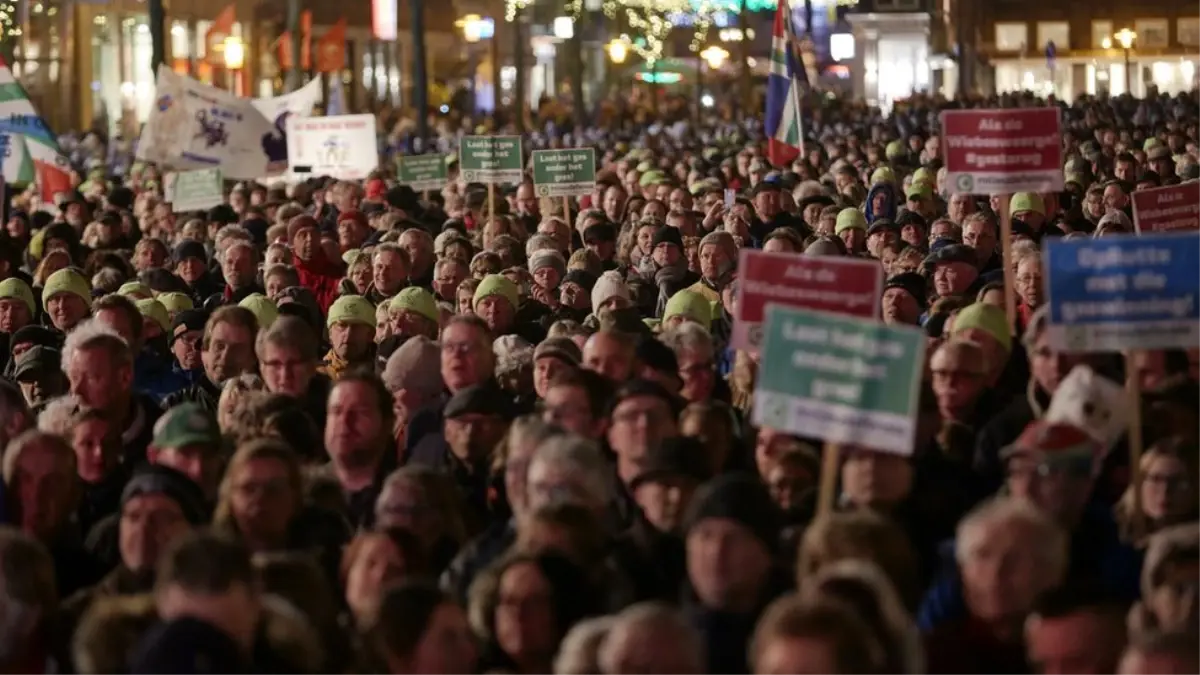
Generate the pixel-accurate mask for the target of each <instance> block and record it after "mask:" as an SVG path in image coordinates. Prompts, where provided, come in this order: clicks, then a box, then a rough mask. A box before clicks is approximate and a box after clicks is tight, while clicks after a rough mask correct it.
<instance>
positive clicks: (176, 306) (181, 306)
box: [156, 293, 196, 314]
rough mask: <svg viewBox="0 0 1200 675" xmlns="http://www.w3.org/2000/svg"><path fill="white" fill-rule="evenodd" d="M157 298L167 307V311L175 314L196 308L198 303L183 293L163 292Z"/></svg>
mask: <svg viewBox="0 0 1200 675" xmlns="http://www.w3.org/2000/svg"><path fill="white" fill-rule="evenodd" d="M156 300H158V301H159V302H161V303H162V306H163V307H166V308H167V312H169V313H171V314H175V313H176V312H182V311H184V310H188V309H195V308H196V303H194V302H192V299H191V298H190V297H188V296H187V295H185V294H183V293H162V294H160V295H159V296H158V297H157V298H156Z"/></svg>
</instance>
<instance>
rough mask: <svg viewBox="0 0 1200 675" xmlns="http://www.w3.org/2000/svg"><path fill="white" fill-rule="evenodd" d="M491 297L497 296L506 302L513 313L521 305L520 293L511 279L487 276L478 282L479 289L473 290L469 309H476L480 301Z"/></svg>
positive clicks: (495, 275)
mask: <svg viewBox="0 0 1200 675" xmlns="http://www.w3.org/2000/svg"><path fill="white" fill-rule="evenodd" d="M492 295H498V296H500V297H502V298H504V299H505V300H507V301H508V304H510V305H512V308H513V310H514V311H515V310H516V309H517V307H518V306H520V304H521V291H520V289H518V288H517V285H516V284H514V283H513V282H512V280H511V279H509V278H508V277H506V276H504V275H503V274H489V275H487V276H486V277H484V278H483V281H480V282H479V287H478V288H476V289H475V297H474V298H473V299H472V300H471V307H477V306H478V305H479V301H480V300H483V299H484V298H486V297H489V296H492Z"/></svg>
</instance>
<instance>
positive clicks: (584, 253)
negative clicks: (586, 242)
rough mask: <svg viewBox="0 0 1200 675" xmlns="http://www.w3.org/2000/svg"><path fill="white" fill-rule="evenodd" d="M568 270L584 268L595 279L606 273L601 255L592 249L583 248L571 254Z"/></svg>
mask: <svg viewBox="0 0 1200 675" xmlns="http://www.w3.org/2000/svg"><path fill="white" fill-rule="evenodd" d="M567 270H568V271H574V270H582V271H585V272H587V273H588V274H590V275H591V276H592V279H593V281H594V280H595V278H596V277H598V276H600V275H601V274H603V273H604V264H603V263H602V262H600V256H598V255H596V254H595V253H593V252H592V251H591V250H589V249H586V248H581V249H579V250H578V251H575V252H574V253H572V254H571V257H570V259H568V260H567Z"/></svg>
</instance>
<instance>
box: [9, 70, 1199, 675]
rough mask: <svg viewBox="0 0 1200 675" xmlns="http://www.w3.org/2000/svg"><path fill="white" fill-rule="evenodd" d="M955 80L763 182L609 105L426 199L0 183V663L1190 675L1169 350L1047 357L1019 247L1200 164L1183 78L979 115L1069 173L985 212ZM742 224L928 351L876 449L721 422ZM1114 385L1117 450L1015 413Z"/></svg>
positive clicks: (749, 128)
mask: <svg viewBox="0 0 1200 675" xmlns="http://www.w3.org/2000/svg"><path fill="white" fill-rule="evenodd" d="M830 105H832V104H830ZM951 105H963V104H962V103H961V102H960V103H953V102H950V103H947V102H940V103H937V102H933V101H919V102H915V103H911V104H909V105H905V106H899V107H898V108H897V109H896V110H895V111H894V112H893V113H892V114H891V115H890V116H887V117H885V116H881V115H879V114H878V112H877V111H870V110H868V109H866V108H863V107H856V106H848V105H847V106H845V107H842V108H838V113H837V114H832V113H831V110H832V108H829V107H828V106H826V107H825V108H816V109H813V110H811V111H810V112H809V117H808V118H807V119H806V125H807V130H808V135H809V137H808V138H807V140H806V144H805V148H804V152H803V153H802V154H801V155H800V156H799V157H798V158H797V159H796V160H795V161H794V162H792V163H791V164H790V165H788V166H772V165H771V164H770V162H769V161H768V160H767V157H766V152H765V148H766V140H765V139H764V138H763V137H762V135H761V132H760V131H759V129H760V128H761V125H754V124H750V125H721V126H719V127H713V128H691V127H689V126H688V125H687V124H683V125H682V126H681V127H674V128H671V129H663V128H647V127H641V128H634V127H632V126H630V125H622V126H621V127H620V128H614V129H613V130H612V132H611V133H610V134H607V135H605V134H590V135H589V136H588V139H587V142H588V143H589V144H592V145H593V146H594V147H596V155H597V164H598V166H597V169H598V172H597V178H596V182H595V187H594V189H593V190H592V191H591V192H590V194H586V195H582V196H580V197H578V198H573V199H570V200H566V201H564V200H558V199H555V200H542V199H539V198H538V197H537V193H536V191H535V188H534V185H533V184H532V182H531V179H530V178H527V179H526V180H525V181H522V182H521V183H519V184H517V185H506V186H496V187H495V188H494V189H489V186H485V185H480V184H473V183H466V182H464V181H462V180H460V178H459V175H458V171H457V163H456V162H455V160H454V157H453V156H450V157H448V159H447V162H448V164H449V172H450V177H449V180H448V182H447V184H446V186H445V188H444V189H443V190H440V191H432V192H427V193H417V192H414V191H413V190H412V189H411V188H410V187H408V186H405V185H398V184H396V181H395V176H394V175H393V174H392V172H391V171H390V170H388V169H380V170H378V171H377V172H375V173H373V174H372V175H371V176H370V177H369V178H367V179H366V180H364V181H342V180H333V179H328V178H316V179H312V180H307V181H304V182H300V183H296V184H293V185H288V186H274V185H272V186H267V185H260V184H254V183H239V184H235V185H234V184H231V185H228V186H227V187H228V193H227V195H226V197H225V200H224V202H223V203H221V204H219V205H216V206H214V207H212V208H210V209H209V210H208V211H207V212H204V213H198V212H192V213H176V212H174V210H173V208H172V205H171V204H170V203H168V202H167V201H165V200H164V193H163V181H164V171H165V169H164V168H162V167H156V166H151V165H145V164H134V165H132V166H131V167H130V168H129V169H128V171H123V172H121V174H120V175H115V176H114V175H109V173H108V172H107V171H106V169H105V168H104V167H103V166H97V167H94V168H93V169H92V170H91V171H77V172H76V173H75V175H74V178H75V184H76V186H77V188H76V190H75V191H74V192H72V193H69V194H61V195H58V196H57V199H56V200H55V203H53V204H47V203H41V202H40V200H39V199H38V195H37V190H36V188H34V187H31V188H30V189H29V190H27V191H26V192H24V193H22V194H18V195H16V196H14V197H13V198H12V204H11V207H10V210H9V217H8V219H7V221H6V223H5V227H4V231H3V233H2V235H0V341H2V342H3V343H4V345H3V346H6V347H7V348H6V349H3V350H0V355H3V358H4V359H5V361H4V363H3V370H2V375H3V381H2V382H0V447H3V449H4V453H3V484H2V487H3V499H2V500H0V505H2V506H0V508H2V512H0V520H2V522H3V523H5V525H3V526H0V625H2V626H4V630H2V631H0V670H3V671H5V672H27V673H34V672H36V673H41V672H81V673H82V672H133V673H201V672H204V673H233V672H281V673H282V672H287V673H296V672H312V673H316V672H322V673H329V672H342V673H348V672H389V673H483V672H511V673H549V672H556V673H708V672H712V673H744V672H755V673H922V672H938V673H940V672H946V673H950V672H953V673H988V672H1004V673H1022V672H1040V673H1068V672H1070V673H1100V672H1105V673H1112V672H1122V673H1193V672H1197V671H1198V670H1200V662H1198V658H1200V655H1198V650H1200V643H1198V642H1197V631H1198V630H1200V623H1198V621H1200V618H1198V617H1200V583H1198V579H1200V524H1198V521H1197V517H1198V515H1200V507H1198V504H1200V502H1198V499H1200V493H1198V485H1200V468H1198V461H1200V457H1198V437H1200V384H1198V381H1200V377H1198V375H1200V358H1198V357H1200V349H1191V350H1157V351H1145V352H1140V353H1139V357H1138V358H1137V359H1136V360H1131V361H1129V362H1126V361H1124V360H1123V359H1122V358H1121V357H1120V355H1116V354H1082V353H1069V352H1064V351H1060V350H1058V349H1056V348H1055V346H1054V345H1053V344H1052V343H1051V342H1050V340H1049V339H1048V337H1047V330H1046V327H1047V312H1046V309H1047V308H1046V306H1045V298H1046V290H1045V274H1044V272H1045V271H1044V270H1043V269H1042V256H1041V246H1042V244H1043V242H1045V241H1046V240H1048V239H1050V238H1054V237H1069V238H1079V237H1101V236H1113V235H1117V236H1119V235H1128V236H1132V235H1133V232H1134V227H1133V224H1132V220H1131V217H1132V214H1131V208H1130V195H1131V194H1132V193H1133V192H1135V191H1137V190H1142V189H1148V188H1153V187H1157V186H1162V185H1171V184H1177V183H1180V182H1182V181H1194V180H1197V179H1198V178H1200V164H1198V162H1197V159H1198V158H1200V153H1198V152H1197V142H1198V140H1200V130H1198V126H1197V125H1198V121H1200V120H1198V117H1197V111H1198V99H1197V95H1196V93H1192V94H1190V95H1181V96H1178V97H1173V98H1172V97H1167V96H1159V95H1156V94H1155V95H1152V96H1150V97H1148V98H1146V99H1141V100H1138V99H1133V98H1130V97H1118V98H1091V97H1083V98H1081V99H1080V100H1079V101H1077V102H1076V103H1075V104H1073V105H1071V106H1065V105H1061V104H1058V103H1056V102H1054V101H1049V102H1046V101H1037V100H1035V99H1032V98H1031V97H1028V96H1020V97H1005V98H1003V99H993V100H990V101H975V102H972V103H971V104H970V105H975V106H983V107H1000V106H1012V105H1025V106H1028V105H1060V107H1061V108H1062V111H1063V145H1064V156H1065V157H1066V162H1065V166H1064V167H1063V170H1064V176H1065V186H1066V188H1065V190H1063V191H1062V192H1054V193H1043V194H1038V193H1017V194H1014V195H1011V196H999V195H971V194H964V193H960V192H956V191H955V186H954V185H947V184H945V171H944V167H943V166H942V162H941V160H940V149H939V143H940V139H939V136H938V129H937V126H936V125H937V115H936V112H937V110H938V108H939V107H947V106H951ZM822 110H823V111H824V112H822ZM583 140H584V139H583V137H582V136H581V137H580V138H578V139H575V141H574V142H575V143H582V142H583ZM536 142H544V143H545V144H548V145H556V144H559V143H560V142H561V139H557V138H552V137H546V136H543V137H541V140H540V141H536ZM536 142H534V143H530V145H535V144H536ZM527 149H528V148H527ZM1001 199H1008V200H1009V203H1008V204H1007V206H1008V208H1007V209H1004V208H1001V206H1002V204H1001V202H1000V200H1001ZM1001 212H1007V213H1009V214H1010V216H1011V226H1012V233H1013V243H1012V245H1011V247H1004V246H1002V245H1001V243H1000V237H999V233H1000V223H999V222H998V218H999V214H1000V213H1001ZM742 248H757V249H762V250H764V251H771V252H776V253H783V254H790V255H795V256H852V257H856V258H859V259H866V260H874V261H876V262H877V263H878V264H879V265H880V266H882V268H883V270H884V272H885V278H886V282H885V284H884V289H883V292H882V294H881V296H880V297H879V298H878V302H879V313H878V315H879V317H880V320H881V321H883V322H885V323H888V324H902V325H911V326H914V327H919V328H920V329H921V330H922V331H924V334H925V335H926V336H927V340H928V349H927V352H926V364H925V380H924V383H923V385H922V387H921V389H920V394H919V397H920V400H919V404H918V405H917V410H918V413H917V414H918V419H917V420H916V421H917V425H916V426H917V433H916V438H915V439H914V443H913V445H914V447H915V448H916V451H915V452H914V453H913V454H912V455H911V456H905V455H900V454H895V453H885V452H879V451H876V450H872V449H870V448H867V447H859V446H854V445H843V446H840V447H839V448H838V450H839V452H838V453H837V455H836V456H837V458H838V459H837V465H836V466H832V467H827V466H823V464H822V463H823V461H825V459H826V456H825V455H823V454H822V451H821V448H822V444H821V442H820V440H819V439H815V438H809V437H805V436H802V435H801V436H797V435H792V434H789V433H787V432H786V431H784V430H781V429H772V428H768V427H759V426H756V425H755V416H754V414H753V409H754V405H755V397H754V393H755V383H756V380H757V378H758V368H759V354H757V353H751V352H749V351H744V350H738V349H734V348H733V347H731V346H730V344H729V343H730V335H731V329H732V323H733V309H734V307H735V304H736V302H737V299H738V294H737V287H738V268H737V263H738V257H739V251H740V249H742ZM1006 251H1007V255H1005V252H1006ZM1006 266H1007V268H1008V269H1011V270H1012V279H1013V280H1014V281H1015V288H1014V289H1013V290H1014V291H1015V293H1016V296H1017V299H1018V301H1019V304H1018V311H1017V314H1016V318H1015V321H1012V322H1010V321H1009V318H1008V316H1007V315H1006V312H1005V310H1004V305H1005V288H1004V277H1005V274H1004V272H1005V270H1006ZM1197 347H1200V345H1197ZM1080 375H1082V376H1083V377H1081V376H1080ZM1127 378H1133V379H1136V380H1137V382H1138V383H1139V385H1140V388H1141V390H1142V391H1143V392H1144V394H1143V399H1142V400H1143V405H1144V411H1143V412H1142V415H1141V420H1142V429H1141V437H1142V441H1143V445H1144V448H1145V451H1144V452H1142V453H1141V455H1140V461H1139V466H1138V467H1131V466H1130V461H1129V458H1130V451H1129V447H1128V446H1129V444H1128V441H1127V440H1126V436H1125V433H1124V430H1118V433H1116V434H1115V435H1112V436H1111V437H1108V436H1105V435H1104V434H1103V433H1098V431H1097V429H1094V428H1087V427H1086V426H1080V425H1077V424H1072V423H1068V422H1064V421H1062V420H1055V421H1052V420H1050V419H1047V418H1046V417H1045V413H1046V410H1047V409H1048V407H1049V406H1050V404H1051V401H1052V399H1054V397H1055V394H1056V392H1058V391H1059V390H1060V387H1066V386H1079V385H1078V383H1079V382H1080V381H1083V382H1085V383H1086V382H1089V381H1091V382H1097V381H1100V380H1104V381H1108V382H1110V383H1111V384H1110V386H1112V387H1115V386H1120V385H1121V384H1123V383H1124V382H1125V381H1126V379H1127ZM1065 382H1069V383H1070V384H1069V385H1064V383H1065ZM1133 468H1137V469H1138V470H1137V471H1133V470H1132V469H1133ZM823 471H831V472H833V473H834V475H835V476H836V481H835V486H834V487H833V489H834V490H836V494H835V495H834V500H833V507H832V510H831V511H829V512H824V511H823V510H820V511H819V510H818V508H817V503H818V501H819V500H818V492H819V490H820V484H821V480H820V477H821V475H822V472H823Z"/></svg>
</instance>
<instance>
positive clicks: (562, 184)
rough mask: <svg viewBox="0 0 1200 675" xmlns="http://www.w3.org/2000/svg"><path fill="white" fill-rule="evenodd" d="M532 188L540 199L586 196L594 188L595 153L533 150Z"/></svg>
mask: <svg viewBox="0 0 1200 675" xmlns="http://www.w3.org/2000/svg"><path fill="white" fill-rule="evenodd" d="M530 162H532V164H533V185H534V188H535V190H536V191H537V196H539V197H575V196H578V195H586V194H588V193H590V192H591V191H592V188H593V187H595V185H596V150H595V149H594V148H578V149H575V150H535V151H534V152H533V156H532V157H530Z"/></svg>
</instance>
